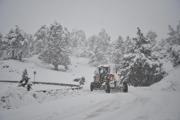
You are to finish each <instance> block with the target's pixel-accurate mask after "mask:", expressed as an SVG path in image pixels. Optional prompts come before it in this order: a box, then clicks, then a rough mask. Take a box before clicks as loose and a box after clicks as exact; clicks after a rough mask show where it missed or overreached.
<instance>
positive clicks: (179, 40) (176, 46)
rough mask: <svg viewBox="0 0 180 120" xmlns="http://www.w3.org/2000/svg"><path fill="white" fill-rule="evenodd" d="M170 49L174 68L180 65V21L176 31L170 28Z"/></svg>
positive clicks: (168, 39)
mask: <svg viewBox="0 0 180 120" xmlns="http://www.w3.org/2000/svg"><path fill="white" fill-rule="evenodd" d="M166 41H167V42H168V44H169V46H170V49H169V50H168V51H167V52H168V53H169V55H170V60H171V61H172V63H173V65H174V66H178V65H180V21H179V24H178V25H177V27H176V29H173V28H172V27H171V26H169V33H168V38H167V39H166Z"/></svg>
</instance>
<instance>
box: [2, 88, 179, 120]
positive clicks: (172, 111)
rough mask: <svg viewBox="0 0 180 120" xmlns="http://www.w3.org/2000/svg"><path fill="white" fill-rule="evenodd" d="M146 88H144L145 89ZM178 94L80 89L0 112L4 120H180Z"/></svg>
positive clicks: (138, 90) (132, 90)
mask: <svg viewBox="0 0 180 120" xmlns="http://www.w3.org/2000/svg"><path fill="white" fill-rule="evenodd" d="M142 90H143V91H142ZM179 97H180V96H179V94H177V93H174V92H162V91H161V92H160V91H159V92H158V91H157V92H155V91H154V92H152V91H150V90H148V89H146V88H145V89H144V88H141V89H136V88H131V90H130V92H129V93H116V92H114V93H111V94H106V93H104V91H95V92H89V91H86V90H84V91H81V92H80V93H79V95H76V96H73V97H72V96H68V97H64V98H61V99H57V100H54V101H49V102H45V103H42V104H31V105H28V106H25V107H21V108H19V109H15V110H8V111H2V112H0V119H1V120H106V119H107V120H109V119H112V120H119V119H126V120H157V119H158V120H178V119H179V118H180V114H179V112H180V111H179V108H180V103H179V100H180V99H179Z"/></svg>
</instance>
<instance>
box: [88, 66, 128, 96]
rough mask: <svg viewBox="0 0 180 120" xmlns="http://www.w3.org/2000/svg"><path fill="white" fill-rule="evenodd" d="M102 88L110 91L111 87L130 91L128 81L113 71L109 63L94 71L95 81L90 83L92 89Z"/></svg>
mask: <svg viewBox="0 0 180 120" xmlns="http://www.w3.org/2000/svg"><path fill="white" fill-rule="evenodd" d="M97 89H102V90H105V92H106V93H110V91H111V89H116V90H119V91H121V92H128V85H127V82H125V81H122V80H121V79H120V75H118V74H116V73H111V69H110V66H109V65H101V66H99V67H97V69H96V70H95V72H94V81H93V82H91V84H90V90H91V91H93V90H97Z"/></svg>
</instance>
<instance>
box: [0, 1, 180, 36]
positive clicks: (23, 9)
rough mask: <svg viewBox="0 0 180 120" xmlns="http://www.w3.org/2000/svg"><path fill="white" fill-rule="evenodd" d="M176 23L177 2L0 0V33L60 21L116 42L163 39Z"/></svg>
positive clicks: (179, 15)
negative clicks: (150, 34) (151, 34)
mask: <svg viewBox="0 0 180 120" xmlns="http://www.w3.org/2000/svg"><path fill="white" fill-rule="evenodd" d="M179 20H180V0H0V32H2V33H7V32H8V31H9V30H10V28H12V27H14V25H19V26H20V27H21V28H22V29H23V30H24V31H25V32H28V33H34V32H36V30H37V29H38V28H40V26H41V25H44V24H46V25H49V24H51V23H53V22H54V21H57V22H60V23H61V24H63V25H64V26H66V27H67V28H68V29H69V30H72V29H73V28H75V29H82V30H84V31H85V32H86V34H87V35H88V36H90V35H92V34H97V33H98V32H99V31H100V30H101V29H102V28H105V29H106V31H107V32H108V33H109V34H110V35H111V37H112V38H113V39H116V38H117V37H118V35H121V36H123V37H126V36H127V35H130V36H133V35H134V34H136V27H138V26H139V27H140V28H141V29H142V30H143V31H144V32H147V31H149V30H152V31H155V32H156V33H157V34H158V36H159V37H160V38H162V37H166V34H167V32H168V25H169V24H171V25H172V26H175V25H176V24H177V23H178V21H179Z"/></svg>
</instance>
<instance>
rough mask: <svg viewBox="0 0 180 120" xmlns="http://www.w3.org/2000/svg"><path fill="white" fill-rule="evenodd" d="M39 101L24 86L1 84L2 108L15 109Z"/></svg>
mask: <svg viewBox="0 0 180 120" xmlns="http://www.w3.org/2000/svg"><path fill="white" fill-rule="evenodd" d="M33 103H37V101H36V100H35V99H34V98H33V96H32V95H31V94H29V93H28V91H27V90H26V89H24V88H17V87H15V86H10V85H9V86H8V87H7V86H1V91H0V110H2V109H15V108H19V107H22V106H25V105H28V104H33Z"/></svg>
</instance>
